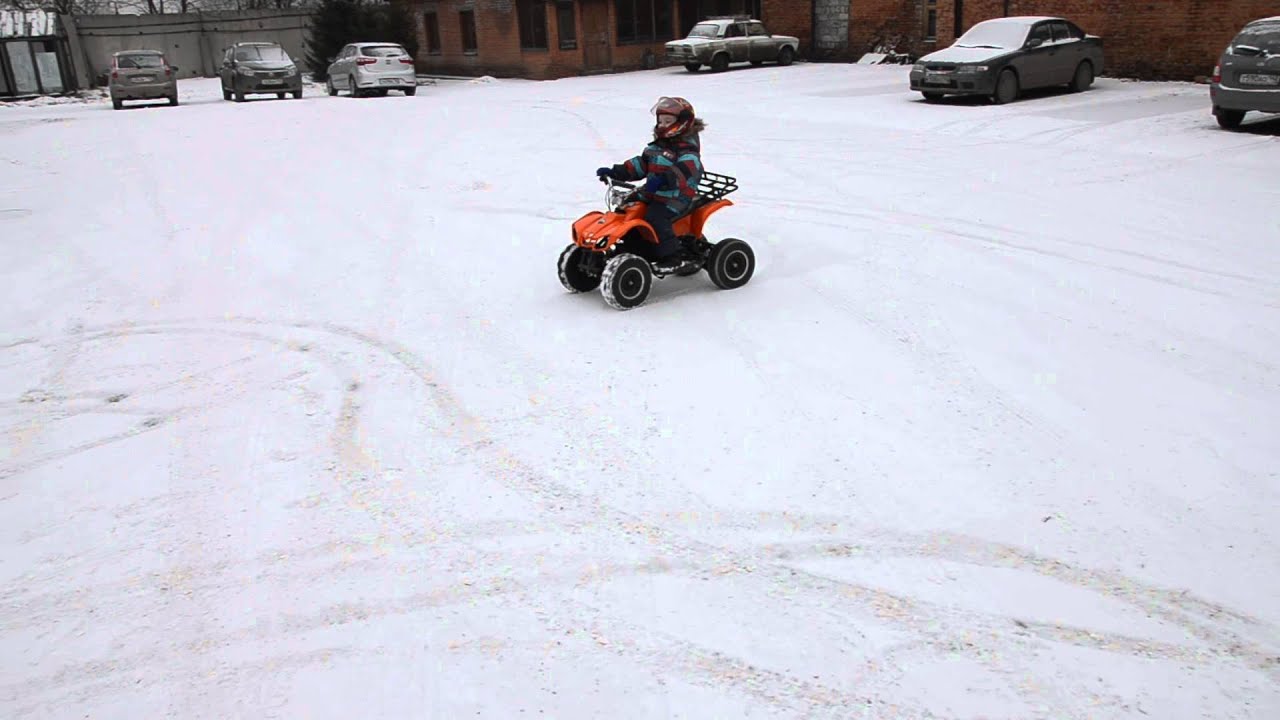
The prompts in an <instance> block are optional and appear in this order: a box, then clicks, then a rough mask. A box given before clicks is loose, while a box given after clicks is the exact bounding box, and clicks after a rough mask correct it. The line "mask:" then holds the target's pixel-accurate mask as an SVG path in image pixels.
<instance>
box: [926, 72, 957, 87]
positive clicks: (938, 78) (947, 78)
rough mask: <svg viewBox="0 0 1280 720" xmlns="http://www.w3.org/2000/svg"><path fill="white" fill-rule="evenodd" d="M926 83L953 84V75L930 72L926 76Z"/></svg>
mask: <svg viewBox="0 0 1280 720" xmlns="http://www.w3.org/2000/svg"><path fill="white" fill-rule="evenodd" d="M924 81H925V82H929V83H941V84H944V85H945V84H948V83H950V82H951V75H950V74H948V73H938V72H930V73H925V74H924Z"/></svg>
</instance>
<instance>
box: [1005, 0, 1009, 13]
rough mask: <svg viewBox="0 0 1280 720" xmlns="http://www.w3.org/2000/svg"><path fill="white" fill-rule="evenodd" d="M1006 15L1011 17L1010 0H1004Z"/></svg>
mask: <svg viewBox="0 0 1280 720" xmlns="http://www.w3.org/2000/svg"><path fill="white" fill-rule="evenodd" d="M1004 16H1005V17H1009V0H1004Z"/></svg>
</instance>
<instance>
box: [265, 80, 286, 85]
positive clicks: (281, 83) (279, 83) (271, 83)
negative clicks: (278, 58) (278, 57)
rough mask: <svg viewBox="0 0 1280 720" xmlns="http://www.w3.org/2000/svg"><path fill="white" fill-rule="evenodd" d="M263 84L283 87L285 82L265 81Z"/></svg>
mask: <svg viewBox="0 0 1280 720" xmlns="http://www.w3.org/2000/svg"><path fill="white" fill-rule="evenodd" d="M262 84H263V85H283V84H284V81H283V80H263V81H262Z"/></svg>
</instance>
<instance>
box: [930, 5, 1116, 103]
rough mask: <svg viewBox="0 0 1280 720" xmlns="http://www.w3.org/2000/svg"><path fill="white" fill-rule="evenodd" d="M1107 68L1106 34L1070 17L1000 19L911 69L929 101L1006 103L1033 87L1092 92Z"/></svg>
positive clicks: (976, 27)
mask: <svg viewBox="0 0 1280 720" xmlns="http://www.w3.org/2000/svg"><path fill="white" fill-rule="evenodd" d="M1102 70H1103V53H1102V38H1100V37H1098V36H1097V35H1089V34H1088V33H1086V32H1085V31H1083V30H1081V29H1080V27H1079V26H1077V25H1076V24H1075V23H1073V22H1071V21H1069V20H1065V19H1063V18H1060V17H1039V16H1036V17H1008V18H997V19H995V20H987V21H985V22H980V23H978V24H977V25H974V26H973V27H972V28H969V32H966V33H965V34H964V35H963V36H962V37H961V38H960V39H959V40H956V41H955V43H954V44H953V45H952V46H951V47H949V48H946V49H944V50H939V51H937V52H933V53H929V54H928V55H925V56H924V57H922V58H920V60H919V62H917V63H916V64H915V66H914V67H912V68H911V89H912V90H917V91H919V92H920V93H921V94H922V95H924V98H925V99H926V100H938V99H940V98H942V97H943V96H944V95H984V96H987V97H990V98H991V99H992V101H993V102H995V103H997V104H1004V103H1007V102H1013V101H1014V100H1017V99H1018V96H1019V95H1020V94H1021V93H1022V91H1023V90H1029V89H1032V88H1041V87H1053V86H1056V85H1067V86H1069V87H1070V88H1071V89H1072V90H1073V91H1075V92H1081V91H1083V90H1087V89H1089V86H1091V85H1092V84H1093V79H1094V78H1095V77H1097V76H1098V75H1099V74H1101V73H1102Z"/></svg>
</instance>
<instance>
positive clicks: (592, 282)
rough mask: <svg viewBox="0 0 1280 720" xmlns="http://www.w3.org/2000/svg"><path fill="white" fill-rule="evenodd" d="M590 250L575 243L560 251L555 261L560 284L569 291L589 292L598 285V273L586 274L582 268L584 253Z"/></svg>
mask: <svg viewBox="0 0 1280 720" xmlns="http://www.w3.org/2000/svg"><path fill="white" fill-rule="evenodd" d="M588 252H590V251H589V250H585V249H583V248H580V247H578V246H577V245H570V246H569V247H567V248H565V249H564V252H562V253H560V261H559V263H557V265H558V267H559V271H560V284H561V285H563V286H564V289H565V290H568V291H569V292H575V293H580V292H590V291H592V290H595V289H596V288H598V287H600V276H599V275H588V274H587V273H586V272H584V271H583V269H582V261H583V260H584V259H585V254H586V253H588Z"/></svg>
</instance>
